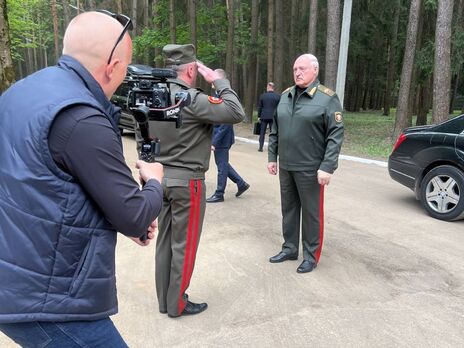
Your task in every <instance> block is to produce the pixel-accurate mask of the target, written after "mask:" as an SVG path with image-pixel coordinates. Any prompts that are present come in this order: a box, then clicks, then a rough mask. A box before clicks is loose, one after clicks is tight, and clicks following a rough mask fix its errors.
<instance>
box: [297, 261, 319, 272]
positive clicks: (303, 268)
mask: <svg viewBox="0 0 464 348" xmlns="http://www.w3.org/2000/svg"><path fill="white" fill-rule="evenodd" d="M316 267H317V263H315V262H311V261H308V260H303V262H302V263H301V265H299V266H298V268H297V269H296V271H297V272H298V273H308V272H311V271H312V270H313V269H315V268H316Z"/></svg>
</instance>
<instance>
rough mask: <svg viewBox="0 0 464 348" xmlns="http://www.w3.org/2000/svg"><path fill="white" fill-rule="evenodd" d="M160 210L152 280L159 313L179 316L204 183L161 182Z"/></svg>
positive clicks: (198, 231)
mask: <svg viewBox="0 0 464 348" xmlns="http://www.w3.org/2000/svg"><path fill="white" fill-rule="evenodd" d="M163 191H164V194H163V208H162V210H161V213H160V215H159V217H158V225H159V226H158V237H157V240H156V256H155V280H156V293H157V296H158V304H159V310H160V312H162V313H166V312H167V313H168V314H169V315H170V316H174V317H176V316H179V315H181V314H182V311H183V310H184V308H185V305H186V304H187V299H188V297H187V294H186V293H185V292H186V290H187V288H188V287H189V285H190V278H191V277H192V273H193V268H194V266H195V258H196V252H197V248H198V243H199V241H200V235H201V230H202V226H203V219H204V216H205V205H206V203H205V182H204V179H189V180H184V179H172V178H166V177H165V178H163Z"/></svg>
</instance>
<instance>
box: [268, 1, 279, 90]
mask: <svg viewBox="0 0 464 348" xmlns="http://www.w3.org/2000/svg"><path fill="white" fill-rule="evenodd" d="M267 9H268V11H267V12H268V13H267V81H268V82H270V81H272V80H274V18H275V15H274V12H275V11H274V0H269V1H268V6H267ZM279 15H280V14H279Z"/></svg>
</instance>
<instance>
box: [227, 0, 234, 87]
mask: <svg viewBox="0 0 464 348" xmlns="http://www.w3.org/2000/svg"><path fill="white" fill-rule="evenodd" d="M227 19H228V27H227V52H226V72H227V74H228V75H229V79H230V82H231V84H234V83H235V81H234V34H235V0H227ZM234 86H235V84H234Z"/></svg>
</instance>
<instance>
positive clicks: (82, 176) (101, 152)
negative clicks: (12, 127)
mask: <svg viewBox="0 0 464 348" xmlns="http://www.w3.org/2000/svg"><path fill="white" fill-rule="evenodd" d="M49 147H50V151H51V154H52V156H53V159H54V160H55V162H56V163H57V165H58V166H59V167H60V168H61V169H63V170H64V171H66V172H67V173H69V174H70V175H72V176H73V177H74V178H75V180H76V181H77V182H78V183H79V184H80V185H81V186H82V187H83V189H84V190H85V191H86V192H87V193H88V195H89V197H91V199H93V200H94V201H95V203H96V205H97V206H98V207H99V208H100V209H101V211H102V212H103V214H104V215H105V217H106V219H107V220H108V221H109V222H110V223H111V224H112V225H113V226H114V228H115V229H117V230H118V231H120V232H121V233H123V234H125V235H127V236H131V237H140V236H141V235H142V234H144V233H145V232H146V231H147V228H148V226H149V225H150V223H151V222H152V221H153V220H155V218H156V217H157V216H158V215H159V213H160V211H161V206H162V201H163V190H162V187H161V185H160V183H159V182H158V181H156V180H154V179H153V180H149V181H148V182H147V183H146V185H145V186H144V187H143V189H140V187H139V184H138V183H137V182H136V181H135V180H134V178H133V176H132V173H131V170H130V168H129V167H128V166H127V164H126V162H125V159H124V154H123V148H122V144H121V140H120V138H119V136H118V134H117V133H116V130H115V129H114V128H113V126H112V125H111V123H110V121H109V120H108V119H107V118H106V117H104V116H102V115H94V116H89V117H86V118H84V119H79V118H75V117H73V115H72V111H65V112H64V113H62V114H60V115H59V116H57V118H56V119H55V121H54V123H53V125H52V128H51V130H50V134H49Z"/></svg>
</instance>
